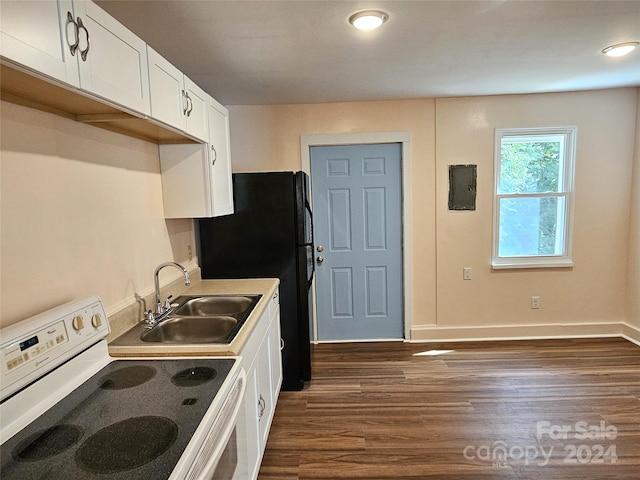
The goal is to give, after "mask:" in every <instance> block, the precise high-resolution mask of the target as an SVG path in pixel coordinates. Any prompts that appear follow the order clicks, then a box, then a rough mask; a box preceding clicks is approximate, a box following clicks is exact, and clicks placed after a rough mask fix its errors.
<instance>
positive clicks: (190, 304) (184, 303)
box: [115, 295, 261, 344]
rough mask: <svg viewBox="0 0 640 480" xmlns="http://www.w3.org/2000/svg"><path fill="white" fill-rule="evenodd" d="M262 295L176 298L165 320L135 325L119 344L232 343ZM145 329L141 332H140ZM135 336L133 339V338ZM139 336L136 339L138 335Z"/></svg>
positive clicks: (118, 340) (120, 339) (117, 341)
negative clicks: (138, 342)
mask: <svg viewBox="0 0 640 480" xmlns="http://www.w3.org/2000/svg"><path fill="white" fill-rule="evenodd" d="M260 297H261V295H194V296H190V295H185V296H181V297H178V298H176V299H175V300H174V301H173V303H172V305H175V307H174V308H173V309H172V311H171V313H169V315H168V316H167V317H166V319H164V320H161V321H160V322H158V323H157V324H156V325H154V326H153V327H151V328H149V327H147V326H143V327H142V328H141V327H140V326H137V327H134V328H133V329H131V330H129V331H128V332H127V333H125V334H124V335H122V337H120V338H118V339H116V341H115V342H116V343H120V342H123V343H126V342H127V340H128V341H129V342H130V341H132V340H133V341H136V340H137V339H139V340H138V341H140V340H141V341H142V342H145V343H171V344H202V343H205V344H206V343H214V344H227V343H231V341H232V340H233V338H234V337H235V336H236V334H237V333H238V331H239V330H240V328H241V327H242V325H244V323H245V321H246V320H247V318H248V317H249V315H250V314H251V312H252V311H253V309H254V308H255V306H256V304H257V303H258V301H259V300H260ZM141 330H142V333H141V332H140V331H141ZM131 337H133V338H131ZM136 337H137V338H136Z"/></svg>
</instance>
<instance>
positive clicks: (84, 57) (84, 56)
mask: <svg viewBox="0 0 640 480" xmlns="http://www.w3.org/2000/svg"><path fill="white" fill-rule="evenodd" d="M80 29H82V30H84V33H86V34H87V48H85V49H84V50H80V58H82V61H83V62H86V61H87V54H88V53H89V49H90V48H91V42H90V41H89V30H87V27H85V26H84V23H82V19H81V18H80V17H78V44H79V43H80Z"/></svg>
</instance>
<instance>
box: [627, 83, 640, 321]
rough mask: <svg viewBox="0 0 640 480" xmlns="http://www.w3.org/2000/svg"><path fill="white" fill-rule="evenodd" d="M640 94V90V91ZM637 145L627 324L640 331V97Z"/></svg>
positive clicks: (634, 161)
mask: <svg viewBox="0 0 640 480" xmlns="http://www.w3.org/2000/svg"><path fill="white" fill-rule="evenodd" d="M638 91H639V92H640V89H638ZM636 112H637V113H636V145H635V155H634V158H633V192H632V200H631V222H630V227H629V232H630V233H629V288H628V310H627V322H628V323H629V324H630V325H633V326H634V327H635V328H637V329H640V95H638V102H637V110H636Z"/></svg>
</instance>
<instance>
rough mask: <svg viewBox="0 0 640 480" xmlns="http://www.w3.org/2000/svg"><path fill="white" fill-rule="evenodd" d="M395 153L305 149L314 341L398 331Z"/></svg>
mask: <svg viewBox="0 0 640 480" xmlns="http://www.w3.org/2000/svg"><path fill="white" fill-rule="evenodd" d="M401 152H402V149H401V144H397V143H393V144H375V145H347V146H330V147H312V148H311V186H312V189H311V191H312V196H313V211H314V221H313V231H314V241H315V247H316V252H315V255H316V305H317V321H318V340H368V339H397V338H403V336H404V329H403V324H404V322H403V315H402V313H403V312H402V308H403V301H402V293H403V287H402V191H401V165H400V164H401V162H400V161H401Z"/></svg>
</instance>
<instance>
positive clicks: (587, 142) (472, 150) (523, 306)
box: [436, 89, 637, 335]
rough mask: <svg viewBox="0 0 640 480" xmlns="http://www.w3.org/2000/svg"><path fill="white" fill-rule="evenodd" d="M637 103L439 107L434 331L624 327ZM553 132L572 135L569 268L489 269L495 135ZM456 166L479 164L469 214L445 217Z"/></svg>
mask: <svg viewBox="0 0 640 480" xmlns="http://www.w3.org/2000/svg"><path fill="white" fill-rule="evenodd" d="M636 97H637V92H636V90H635V89H620V90H609V91H594V92H582V93H568V94H548V95H522V96H501V97H478V98H459V99H442V100H438V101H437V103H436V107H437V122H436V131H437V132H438V134H437V137H436V158H437V184H438V187H439V188H438V200H437V205H438V212H437V215H438V245H437V247H438V256H437V258H438V302H437V303H438V325H439V326H443V327H448V326H451V327H460V326H465V327H467V326H474V327H475V326H477V327H487V326H492V325H495V326H509V327H513V328H510V331H512V332H513V333H514V334H516V335H519V334H520V332H526V331H527V328H528V326H529V325H550V326H554V327H557V326H560V325H563V324H568V325H580V327H579V328H574V329H571V330H570V331H571V332H574V333H589V332H591V330H590V329H589V327H588V326H587V325H585V324H590V323H603V322H605V323H610V322H622V321H624V319H625V308H624V305H625V301H626V294H627V288H626V280H627V266H628V259H627V253H626V252H628V248H629V237H628V222H629V208H630V195H631V167H632V157H633V138H634V134H635V133H634V132H635V114H636V112H635V110H636V108H635V105H636ZM553 125H558V126H563V125H576V126H577V128H578V130H577V151H576V166H575V217H574V236H573V259H574V264H575V266H574V267H573V268H571V269H538V270H528V269H519V270H491V268H490V261H491V245H492V218H493V200H492V198H493V197H492V189H493V181H494V176H493V171H494V157H493V155H494V130H495V128H499V127H534V126H553ZM455 163H473V164H477V165H478V198H477V203H478V208H477V210H476V211H475V212H450V211H448V210H447V189H446V184H447V174H448V170H447V165H448V164H455ZM463 266H471V267H473V269H474V278H473V280H472V281H463V280H462V268H463ZM532 295H538V296H540V300H541V305H542V308H541V309H540V310H532V309H531V304H530V302H531V296H532ZM518 327H524V328H518ZM545 331H549V332H551V331H556V332H557V331H558V329H557V328H553V329H539V330H538V332H539V333H543V332H545ZM478 332H483V330H481V329H478Z"/></svg>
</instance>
